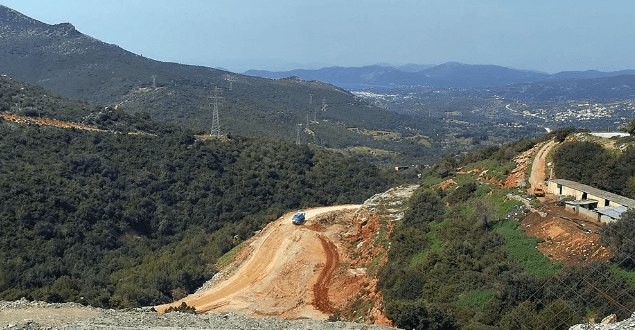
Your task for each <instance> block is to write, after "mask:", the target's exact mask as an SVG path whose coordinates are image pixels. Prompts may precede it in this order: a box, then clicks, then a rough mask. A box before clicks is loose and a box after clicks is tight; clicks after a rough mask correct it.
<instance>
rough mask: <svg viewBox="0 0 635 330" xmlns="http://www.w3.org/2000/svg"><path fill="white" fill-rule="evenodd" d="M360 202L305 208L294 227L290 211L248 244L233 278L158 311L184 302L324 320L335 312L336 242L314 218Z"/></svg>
mask: <svg viewBox="0 0 635 330" xmlns="http://www.w3.org/2000/svg"><path fill="white" fill-rule="evenodd" d="M359 207H360V206H359V205H343V206H332V207H322V208H315V209H310V210H306V211H305V212H306V217H307V223H306V225H304V226H295V225H293V224H292V223H291V217H292V215H293V214H291V213H289V214H286V215H284V216H282V217H281V218H280V219H278V220H276V221H274V222H272V223H271V224H269V225H268V226H267V227H266V228H265V229H264V230H263V231H262V232H261V233H260V234H259V235H258V236H257V237H256V238H255V239H254V240H253V241H252V242H251V243H250V245H249V248H250V250H251V251H253V252H252V253H251V255H250V256H249V257H248V258H247V259H246V260H245V261H244V262H243V263H242V265H240V266H239V267H238V268H237V269H236V270H235V272H234V273H233V274H231V276H229V277H228V278H226V279H224V280H221V281H219V282H217V283H216V284H214V285H212V286H211V287H210V288H208V289H207V290H205V291H202V292H198V293H195V294H193V295H190V296H188V297H186V298H184V299H182V300H179V301H177V302H174V303H172V304H169V305H161V306H157V307H156V309H157V310H158V311H159V312H163V311H165V310H166V309H167V308H169V307H170V306H178V305H180V304H181V303H182V302H185V303H187V304H188V305H189V306H192V307H195V308H196V310H197V312H199V313H203V312H208V311H214V312H220V313H225V312H230V311H231V312H236V313H238V314H241V315H246V316H266V317H276V318H283V319H298V318H311V319H326V318H327V317H328V314H327V313H329V312H332V310H331V308H332V307H330V306H329V302H328V297H329V294H328V285H329V283H330V278H331V274H332V273H333V271H334V270H335V268H336V267H337V264H338V260H339V259H338V252H337V247H336V245H335V244H334V243H333V242H332V240H331V239H330V238H329V235H337V233H338V232H339V231H338V230H337V228H329V229H328V230H326V231H323V232H319V233H318V232H317V231H315V230H313V229H312V226H311V223H312V221H313V218H314V217H315V216H316V215H318V214H321V213H326V212H332V211H345V210H348V211H354V210H357V209H359Z"/></svg>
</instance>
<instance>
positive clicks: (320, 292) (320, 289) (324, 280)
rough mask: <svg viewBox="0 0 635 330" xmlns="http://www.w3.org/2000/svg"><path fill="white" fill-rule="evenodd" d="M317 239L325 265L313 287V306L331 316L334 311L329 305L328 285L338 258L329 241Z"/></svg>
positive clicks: (333, 245)
mask: <svg viewBox="0 0 635 330" xmlns="http://www.w3.org/2000/svg"><path fill="white" fill-rule="evenodd" d="M317 237H318V238H319V239H320V243H322V248H324V253H325V254H326V264H325V265H324V268H322V271H321V272H320V275H319V276H318V280H317V282H316V283H315V284H314V285H313V297H314V302H313V306H315V308H317V309H318V310H319V311H321V312H323V313H326V314H332V313H335V310H334V309H333V307H332V306H331V305H329V284H330V282H331V276H332V275H333V272H334V271H335V268H337V265H338V264H339V262H340V257H339V254H338V253H337V247H336V246H335V244H333V242H331V240H329V239H328V238H326V237H324V236H323V235H317Z"/></svg>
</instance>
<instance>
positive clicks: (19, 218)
mask: <svg viewBox="0 0 635 330" xmlns="http://www.w3.org/2000/svg"><path fill="white" fill-rule="evenodd" d="M1 86H2V88H0V100H1V101H2V102H1V103H0V107H1V108H2V109H3V110H5V111H6V110H7V109H12V108H16V104H18V106H17V108H20V109H22V110H24V111H26V112H27V113H26V114H27V115H32V116H38V115H40V114H42V115H52V116H55V117H57V118H60V117H62V118H69V119H70V118H84V119H85V120H86V121H87V122H90V123H93V124H96V125H98V126H100V127H103V128H108V129H115V130H117V131H118V132H119V133H116V134H115V133H106V132H87V131H81V130H76V129H59V128H54V127H45V126H35V125H23V124H17V123H14V122H9V121H0V200H2V202H1V203H0V227H1V228H2V231H0V299H7V300H11V299H19V298H21V297H27V298H29V299H39V300H47V301H78V302H83V303H86V304H92V305H96V306H104V307H130V306H139V305H151V304H157V303H161V302H169V301H171V300H172V299H173V298H180V297H181V296H183V295H184V294H186V293H187V292H191V291H192V290H193V289H195V288H197V287H198V286H199V285H200V284H202V283H203V282H204V281H205V280H207V279H209V277H210V276H211V275H213V273H214V271H215V270H214V269H213V268H212V266H211V265H213V264H214V262H215V260H216V258H217V257H219V256H221V255H222V254H223V253H225V252H227V251H229V250H230V249H231V248H232V247H234V246H235V245H236V244H238V243H240V242H241V241H242V240H244V239H246V238H248V237H250V236H251V235H252V234H253V231H255V230H259V229H260V228H262V226H264V225H265V224H266V223H267V222H268V221H270V220H272V219H275V218H277V217H278V216H280V215H281V214H282V213H283V212H286V211H288V210H293V209H297V208H301V207H308V206H318V205H330V204H334V203H359V202H362V201H363V200H365V199H366V198H367V197H369V196H370V195H372V194H374V193H376V192H377V191H383V190H385V189H386V188H387V187H389V186H390V184H391V182H392V181H391V180H392V179H390V178H389V177H388V176H387V175H386V174H385V173H383V172H381V171H380V170H378V169H377V168H376V167H374V166H372V165H369V164H367V163H364V162H361V161H358V160H355V159H351V158H348V157H344V156H342V155H340V154H338V153H333V152H329V151H327V150H323V149H315V148H310V147H308V146H307V145H300V146H297V145H295V144H290V143H284V142H271V141H265V140H259V139H252V138H245V137H240V136H228V137H227V138H226V139H212V140H207V141H199V140H196V138H195V137H194V135H193V134H192V132H191V131H189V130H187V129H182V128H178V127H173V126H169V125H166V124H158V123H156V122H154V121H152V120H151V119H149V118H148V117H147V116H145V115H136V116H130V115H127V114H125V113H123V112H121V111H120V110H114V109H107V110H104V109H103V108H98V107H95V106H92V105H90V104H88V103H84V102H76V101H69V100H64V99H60V98H57V97H51V96H48V95H45V94H44V92H43V91H41V90H39V89H37V88H33V87H32V86H30V85H24V84H21V83H19V82H7V81H5V82H3V84H2V85H1ZM38 109H40V110H42V113H41V112H40V111H39V110H38ZM31 110H32V111H31ZM133 131H138V132H150V133H152V134H126V132H133Z"/></svg>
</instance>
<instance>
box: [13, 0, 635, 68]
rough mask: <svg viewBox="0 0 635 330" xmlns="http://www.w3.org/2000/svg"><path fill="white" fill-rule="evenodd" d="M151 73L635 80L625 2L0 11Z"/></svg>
mask: <svg viewBox="0 0 635 330" xmlns="http://www.w3.org/2000/svg"><path fill="white" fill-rule="evenodd" d="M0 4H3V5H5V6H7V7H10V8H13V9H15V10H17V11H19V12H21V13H22V14H24V15H26V16H29V17H32V18H34V19H37V20H39V21H42V22H45V23H48V24H58V23H67V22H68V23H71V24H73V25H74V26H75V28H76V29H77V30H78V31H80V32H82V33H84V34H87V35H89V36H91V37H94V38H96V39H99V40H101V41H104V42H107V43H111V44H116V45H118V46H120V47H122V48H124V49H126V50H128V51H131V52H133V53H136V54H141V55H143V56H145V57H149V58H153V59H156V60H160V61H169V62H178V63H183V64H193V65H204V66H208V67H215V68H224V69H227V70H230V71H233V72H237V73H241V72H244V71H246V70H248V69H261V70H274V71H282V70H290V69H295V68H304V69H316V68H321V67H327V66H343V67H347V66H364V65H373V64H391V65H402V64H407V63H416V64H442V63H446V62H460V63H465V64H494V65H501V66H505V67H510V68H516V69H524V70H535V71H543V72H548V73H556V72H560V71H584V70H600V71H616V70H623V69H635V1H633V0H532V1H510V0H472V1H468V0H434V1H432V0H312V1H306V0H267V1H264V0H240V1H238V0H179V1H176V0H154V1H151V0H123V1H122V0H56V1H32V0H0Z"/></svg>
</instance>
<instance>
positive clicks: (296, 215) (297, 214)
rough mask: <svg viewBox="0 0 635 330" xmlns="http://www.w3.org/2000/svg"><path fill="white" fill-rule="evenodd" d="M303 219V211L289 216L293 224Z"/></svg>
mask: <svg viewBox="0 0 635 330" xmlns="http://www.w3.org/2000/svg"><path fill="white" fill-rule="evenodd" d="M305 220H306V218H305V216H304V212H298V213H296V214H295V215H294V216H293V218H291V222H293V224H294V225H301V224H303V223H304V221H305Z"/></svg>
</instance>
